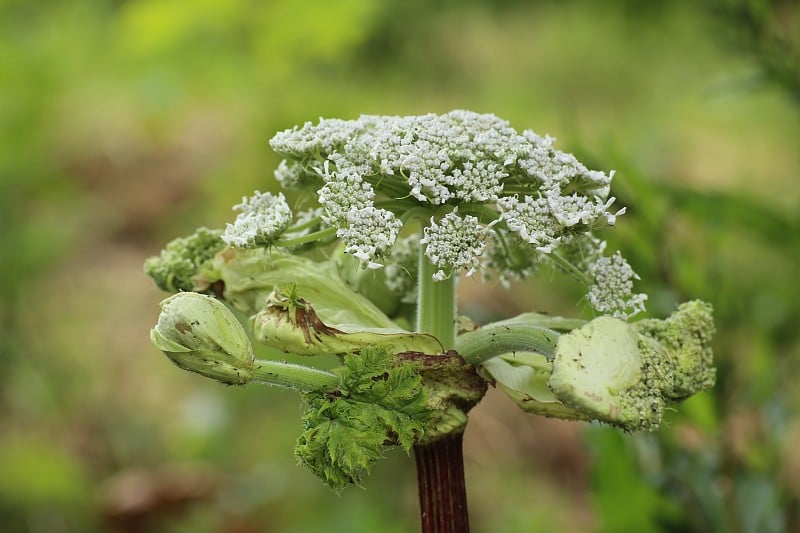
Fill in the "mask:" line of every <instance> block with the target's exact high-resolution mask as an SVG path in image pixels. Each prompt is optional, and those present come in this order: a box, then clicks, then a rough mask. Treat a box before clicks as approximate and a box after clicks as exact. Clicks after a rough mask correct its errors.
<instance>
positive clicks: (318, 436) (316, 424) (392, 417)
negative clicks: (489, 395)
mask: <svg viewBox="0 0 800 533" xmlns="http://www.w3.org/2000/svg"><path fill="white" fill-rule="evenodd" d="M305 400H306V401H307V404H308V408H307V410H306V412H305V414H304V415H303V427H304V429H305V431H304V432H303V434H302V435H300V437H299V438H298V440H297V444H296V445H295V456H296V457H297V459H298V460H299V461H300V463H301V464H302V465H303V466H305V467H306V468H308V469H309V470H311V472H313V473H314V475H316V476H317V477H319V478H320V479H321V480H322V481H323V482H325V483H326V484H327V485H328V486H330V487H331V488H332V489H334V490H336V491H339V490H342V489H344V488H345V487H346V486H348V485H350V484H355V485H360V484H361V483H362V481H363V479H364V478H365V477H366V476H367V475H369V471H370V469H371V468H372V465H373V464H374V463H375V462H376V461H378V460H379V459H381V458H382V457H383V455H384V449H385V445H386V444H400V445H401V446H402V447H403V448H404V449H405V450H406V451H408V450H410V449H411V446H413V445H414V442H415V441H416V439H417V437H418V436H419V435H420V434H421V433H422V432H423V428H424V424H425V422H427V421H428V420H429V419H430V417H431V413H430V411H429V409H428V407H427V405H426V395H425V392H424V391H423V389H422V378H421V377H420V375H419V373H417V372H416V371H415V370H414V368H413V367H412V366H411V365H410V364H408V363H400V364H398V363H397V361H396V360H395V357H394V355H393V354H392V352H391V351H390V350H389V349H387V348H385V347H371V348H367V349H364V350H362V351H361V353H360V354H358V355H354V354H351V355H347V356H345V358H344V366H343V367H342V368H341V369H340V377H339V387H338V388H337V389H336V390H335V391H315V392H310V393H307V394H306V395H305Z"/></svg>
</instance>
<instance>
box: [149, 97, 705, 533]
mask: <svg viewBox="0 0 800 533" xmlns="http://www.w3.org/2000/svg"><path fill="white" fill-rule="evenodd" d="M270 145H271V147H272V148H273V149H274V150H275V151H276V152H277V153H278V154H280V155H281V156H282V157H283V158H284V159H283V161H282V162H281V163H280V165H279V166H278V168H277V170H276V171H275V177H276V179H277V180H278V182H279V183H280V185H281V186H282V187H283V188H284V189H285V190H287V191H293V192H294V191H308V192H310V193H311V194H306V195H304V198H309V197H310V198H316V200H317V203H316V205H312V206H310V207H309V208H307V209H305V210H303V211H298V212H293V210H292V209H291V208H290V202H289V201H288V200H287V198H286V197H285V196H284V195H283V193H277V194H274V193H269V192H267V193H262V192H260V191H256V192H255V193H254V194H253V195H252V196H251V197H245V198H243V199H242V202H241V203H239V204H238V205H236V206H235V207H234V209H235V211H237V215H236V218H235V221H234V222H232V223H230V224H227V226H226V228H225V229H224V231H220V230H207V229H205V228H201V229H200V230H198V231H197V233H195V234H194V235H192V236H190V237H186V238H183V239H177V240H175V241H173V242H172V243H170V244H168V245H167V248H166V249H165V250H164V252H162V254H161V255H160V256H158V257H154V258H150V259H148V260H147V262H146V264H145V271H146V273H147V274H148V275H150V276H151V277H152V278H153V279H154V281H155V282H156V285H157V286H158V287H159V288H161V289H163V290H166V291H168V292H177V293H178V294H176V295H175V296H172V297H171V298H168V299H167V300H165V301H164V303H163V304H162V308H163V311H162V316H161V318H160V319H159V323H158V325H157V326H156V328H155V329H154V330H153V334H152V336H153V342H154V343H155V344H156V346H158V347H159V348H160V349H161V350H162V351H164V352H165V353H166V354H167V355H168V357H170V359H171V360H172V361H173V362H175V363H176V364H177V365H178V366H180V367H181V368H184V369H186V370H190V371H192V372H196V373H199V374H201V375H204V376H206V377H210V378H213V379H215V380H217V381H222V382H224V383H231V384H245V383H253V382H261V383H267V384H274V385H281V386H287V387H292V388H295V389H297V390H299V391H300V392H301V393H302V394H303V398H304V400H305V403H306V406H307V411H306V413H305V415H304V417H303V433H302V435H301V437H300V439H299V440H298V442H297V446H296V448H295V455H296V456H297V458H298V459H299V460H300V462H301V464H303V465H304V466H306V467H307V468H308V469H309V470H310V471H311V472H313V473H314V474H315V475H317V476H319V477H320V478H321V479H322V480H323V481H324V482H325V483H326V484H328V485H329V486H331V487H332V488H334V489H335V490H341V489H342V488H343V487H345V486H346V485H348V484H361V483H363V480H364V479H365V476H366V475H367V474H368V472H369V470H370V468H371V466H372V465H373V464H374V462H375V461H377V460H378V459H380V458H381V457H382V456H383V453H384V451H385V448H386V447H387V446H391V445H400V446H402V447H403V448H404V449H406V451H409V450H411V449H412V448H413V449H414V452H415V456H416V457H417V465H418V473H419V482H420V507H421V516H422V526H423V530H424V531H444V530H448V531H458V532H462V531H467V530H468V526H469V524H468V521H467V512H466V493H465V489H464V477H463V457H462V455H461V447H460V445H461V435H462V433H463V431H464V429H465V427H466V425H467V421H468V413H469V410H470V409H471V408H472V407H473V406H474V405H475V404H476V403H477V402H478V401H480V399H481V397H482V396H483V394H484V393H485V391H486V388H487V386H489V385H496V386H498V387H499V388H500V389H502V390H503V391H504V392H505V393H506V394H508V395H509V397H511V399H512V400H514V401H515V402H516V403H517V404H518V405H519V406H520V407H521V408H522V409H523V410H525V411H528V412H531V413H536V414H540V415H545V416H551V417H558V418H562V419H567V420H599V421H602V422H606V423H609V424H612V425H615V426H618V427H621V428H623V429H626V430H639V429H644V430H653V429H656V428H657V427H658V426H659V424H660V422H661V419H662V415H663V410H664V409H665V407H666V406H668V405H671V404H674V403H675V402H678V401H680V400H683V399H685V398H687V397H688V396H690V395H692V394H694V393H696V392H699V391H701V390H704V389H706V388H708V387H710V386H712V385H713V382H714V369H713V365H712V353H711V348H710V342H711V337H712V336H713V333H714V327H713V320H712V314H711V308H710V306H708V305H707V304H704V303H702V302H689V303H687V304H684V305H682V306H680V307H679V309H678V310H677V311H676V313H674V314H673V315H672V316H671V317H669V318H667V319H666V320H658V319H652V318H648V319H644V320H639V321H638V322H631V319H633V318H634V317H637V316H638V315H640V314H641V313H643V312H644V311H645V303H646V301H647V295H646V294H644V293H639V292H637V291H636V290H635V285H636V283H637V281H638V280H639V276H638V275H637V274H636V272H634V270H633V268H632V267H631V266H630V264H628V262H627V261H626V260H625V258H624V257H623V256H622V255H621V253H620V252H618V251H612V252H611V253H608V251H607V250H606V248H607V246H606V243H605V241H603V240H601V239H600V238H598V237H597V236H596V234H595V233H596V232H597V231H599V230H602V229H604V228H607V227H611V226H614V225H615V224H616V221H617V218H618V217H619V216H620V215H622V214H624V212H625V209H624V208H622V209H616V208H614V207H613V206H614V202H615V199H614V197H613V196H611V195H610V192H611V181H612V178H613V175H614V173H613V171H612V172H608V173H606V172H602V171H597V170H590V169H589V168H587V167H586V166H585V165H584V164H582V163H581V162H580V161H578V160H577V158H575V156H573V155H572V154H569V153H566V152H563V151H560V150H559V149H557V148H556V146H555V139H554V138H552V137H549V136H544V137H542V136H540V135H537V134H536V133H534V132H533V131H530V130H526V131H522V132H518V131H517V130H515V129H514V128H513V127H511V125H510V124H509V123H508V122H506V121H504V120H502V119H500V118H498V117H496V116H494V115H490V114H478V113H473V112H469V111H452V112H450V113H446V114H443V115H434V114H429V115H423V116H409V117H397V116H374V115H365V116H361V117H359V118H358V119H355V120H338V119H321V120H320V121H319V122H318V123H317V124H312V123H310V122H309V123H306V124H304V125H303V126H301V127H295V128H293V129H290V130H286V131H283V132H279V133H278V134H276V135H275V136H274V137H273V138H272V140H271V141H270ZM542 267H549V268H551V269H554V270H556V271H559V272H563V273H565V274H567V275H568V276H570V277H572V278H573V279H574V280H575V281H577V282H578V283H580V284H581V285H582V286H583V287H584V288H585V290H586V297H585V299H584V301H585V302H586V303H587V304H588V306H591V308H592V310H593V312H594V314H595V318H594V319H593V320H589V321H587V320H584V319H581V318H565V317H555V316H549V315H543V314H537V313H523V314H521V315H519V316H516V317H512V318H508V319H506V320H502V321H500V322H495V323H492V324H487V325H485V326H482V327H478V328H475V329H474V330H472V331H467V332H464V333H461V334H460V335H458V334H457V333H458V331H457V326H458V324H459V323H460V322H459V320H458V317H457V311H458V305H457V301H456V290H455V287H456V281H457V279H459V278H460V277H461V276H480V277H483V278H485V279H497V280H499V281H500V282H501V283H502V284H503V285H505V286H508V285H509V284H510V283H511V282H514V281H519V280H523V279H526V278H529V277H531V276H534V275H535V274H536V273H537V271H538V270H539V269H540V268H542ZM180 291H195V293H192V292H180ZM197 293H207V294H210V295H213V296H214V297H216V298H214V297H212V296H206V295H203V294H197ZM228 306H229V307H230V308H231V309H235V310H236V311H237V312H238V313H240V314H241V315H243V316H244V317H245V318H244V319H243V320H242V322H241V323H240V322H239V320H237V318H236V317H235V316H234V315H233V314H232V313H231V311H230V309H229V307H228ZM414 313H416V324H415V325H414V331H408V330H407V329H404V328H403V327H401V325H406V326H407V325H408V324H409V323H410V322H411V321H412V319H411V317H412V316H414ZM462 322H464V323H465V322H466V321H462ZM251 338H252V339H254V340H255V341H256V342H258V343H261V344H264V345H267V346H269V347H271V348H273V349H276V350H278V351H280V352H284V353H292V354H296V355H303V356H306V357H307V358H309V359H308V360H309V361H313V359H311V358H313V357H314V356H317V355H330V354H335V355H337V356H340V361H341V365H340V366H339V367H337V368H335V369H334V370H333V371H332V372H324V371H321V370H318V369H316V368H314V367H312V366H310V365H287V364H286V363H282V362H279V361H258V360H255V359H254V356H253V349H252V347H251V346H250V340H249V339H251Z"/></svg>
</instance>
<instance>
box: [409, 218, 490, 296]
mask: <svg viewBox="0 0 800 533" xmlns="http://www.w3.org/2000/svg"><path fill="white" fill-rule="evenodd" d="M488 231H489V230H488V227H484V226H481V225H480V223H479V221H478V219H477V218H475V217H474V216H471V215H466V216H463V217H462V216H460V215H459V214H458V213H457V212H456V211H452V212H450V213H447V214H446V215H445V216H444V217H442V219H441V220H439V221H438V222H437V221H435V220H434V219H431V225H430V226H428V227H426V228H425V236H424V237H423V238H422V239H421V240H420V241H419V242H420V244H424V245H425V255H426V256H428V259H430V260H431V263H433V265H434V266H435V267H436V268H438V269H439V270H438V271H436V273H434V275H433V279H434V280H436V281H441V280H443V279H447V278H449V277H450V276H452V275H453V272H454V271H456V270H459V269H462V268H464V269H467V276H471V275H472V274H474V273H475V271H476V270H477V269H478V267H479V266H480V259H479V258H480V257H481V256H482V255H483V250H484V248H485V239H486V234H487V232H488Z"/></svg>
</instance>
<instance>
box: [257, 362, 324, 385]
mask: <svg viewBox="0 0 800 533" xmlns="http://www.w3.org/2000/svg"><path fill="white" fill-rule="evenodd" d="M253 379H254V380H255V381H258V382H261V383H263V384H265V385H275V386H277V387H287V388H291V389H297V390H300V391H303V392H308V391H312V390H320V389H332V388H334V387H336V385H337V384H338V383H339V378H338V376H336V374H333V373H331V372H326V371H325V370H319V369H317V368H311V367H307V366H302V365H293V364H291V363H280V362H278V361H263V360H256V361H255V362H254V364H253Z"/></svg>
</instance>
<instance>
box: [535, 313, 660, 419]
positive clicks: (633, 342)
mask: <svg viewBox="0 0 800 533" xmlns="http://www.w3.org/2000/svg"><path fill="white" fill-rule="evenodd" d="M641 380H642V356H641V354H640V352H639V335H638V334H637V333H636V332H635V331H634V330H633V329H632V328H631V327H630V326H629V325H628V324H627V323H625V322H623V321H622V320H619V319H616V318H610V317H600V318H596V319H594V320H592V321H591V322H589V323H588V324H586V325H585V326H584V327H582V328H579V329H576V330H574V331H572V332H571V333H567V334H564V335H561V336H560V337H559V339H558V344H557V345H556V352H555V358H554V360H553V372H552V374H551V375H550V379H549V381H548V385H549V386H550V390H552V391H553V393H554V394H555V395H556V397H557V398H558V399H559V400H560V401H561V403H563V404H565V405H567V406H569V407H572V408H574V409H575V410H577V411H579V412H582V413H585V414H586V415H587V416H588V417H589V418H592V419H598V420H603V421H606V422H609V423H612V424H615V425H620V426H624V427H628V428H630V429H638V427H640V426H647V427H650V426H652V425H657V424H658V422H660V420H661V412H660V410H659V412H658V413H655V414H654V416H655V418H656V419H657V420H653V421H652V422H651V421H650V419H649V415H650V414H651V413H643V412H642V409H640V406H638V405H635V404H633V405H632V404H631V402H629V401H628V396H627V393H628V391H629V390H631V389H633V388H635V387H636V386H637V385H638V384H639V382H640V381H641ZM654 392H655V397H657V398H659V399H660V393H659V391H654ZM642 415H644V417H643V416H642ZM643 418H644V419H645V420H643ZM653 422H655V424H653Z"/></svg>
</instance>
